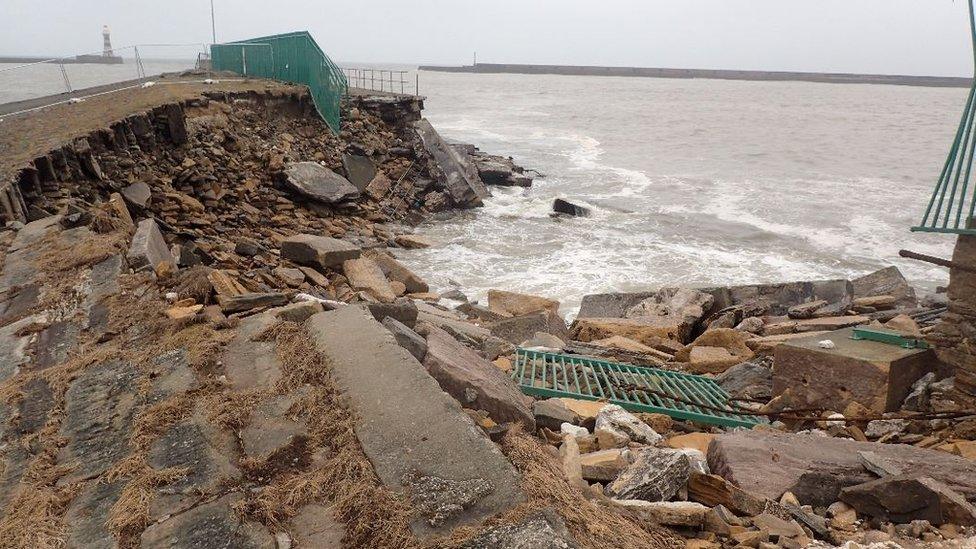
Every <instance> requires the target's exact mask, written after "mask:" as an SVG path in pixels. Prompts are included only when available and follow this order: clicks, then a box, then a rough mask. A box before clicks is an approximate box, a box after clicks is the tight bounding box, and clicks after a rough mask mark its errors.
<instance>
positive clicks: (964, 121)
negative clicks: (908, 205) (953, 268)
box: [912, 0, 976, 234]
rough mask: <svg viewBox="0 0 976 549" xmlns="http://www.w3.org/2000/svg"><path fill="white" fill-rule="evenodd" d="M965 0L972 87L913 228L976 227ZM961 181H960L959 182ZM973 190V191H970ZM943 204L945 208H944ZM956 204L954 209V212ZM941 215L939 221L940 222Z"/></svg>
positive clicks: (975, 27)
mask: <svg viewBox="0 0 976 549" xmlns="http://www.w3.org/2000/svg"><path fill="white" fill-rule="evenodd" d="M974 1H976V0H967V5H968V6H967V7H968V11H969V35H970V41H971V43H972V48H973V75H974V82H973V86H972V87H971V88H970V90H969V96H968V98H967V99H966V107H965V109H963V113H962V118H961V119H960V121H959V127H958V128H957V130H956V136H955V139H953V141H952V146H951V147H950V148H949V154H948V156H947V157H946V162H945V164H944V165H943V167H942V172H941V173H940V174H939V180H938V183H936V185H935V190H933V191H932V198H931V199H929V203H928V206H927V207H926V208H925V215H924V216H923V217H922V222H921V223H919V224H918V225H917V226H915V227H912V230H913V231H922V232H935V233H955V234H976V229H970V228H969V223H968V221H969V219H970V218H972V217H973V212H974V211H976V185H970V178H971V177H972V167H973V158H974V156H976V135H974V132H976V130H974V128H973V127H974V126H976V14H974V7H973V2H974ZM950 183H951V187H950ZM960 183H961V184H960ZM970 193H972V194H970ZM967 201H968V203H969V209H968V212H969V215H968V216H967V217H966V218H965V219H963V217H962V212H963V209H964V208H965V204H966V202H967ZM943 206H944V207H943ZM953 206H955V212H953ZM940 218H941V223H940V222H939V221H940Z"/></svg>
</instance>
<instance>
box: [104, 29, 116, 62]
mask: <svg viewBox="0 0 976 549" xmlns="http://www.w3.org/2000/svg"><path fill="white" fill-rule="evenodd" d="M102 42H103V47H102V56H104V57H113V54H112V38H111V37H110V36H109V31H108V25H103V26H102Z"/></svg>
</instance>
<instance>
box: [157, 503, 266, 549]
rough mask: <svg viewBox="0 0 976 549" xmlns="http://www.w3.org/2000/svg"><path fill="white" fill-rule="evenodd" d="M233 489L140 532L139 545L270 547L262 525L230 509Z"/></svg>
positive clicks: (179, 548) (176, 548)
mask: <svg viewBox="0 0 976 549" xmlns="http://www.w3.org/2000/svg"><path fill="white" fill-rule="evenodd" d="M242 499H243V496H241V495H240V494H237V493H232V494H228V495H226V496H223V497H222V498H220V499H218V500H216V501H213V502H210V503H205V504H203V505H200V506H198V507H194V508H192V509H190V510H188V511H185V512H183V513H180V514H178V515H176V516H174V517H172V518H170V519H168V520H166V521H163V522H159V523H156V524H151V525H150V526H149V527H148V528H146V530H145V531H144V532H143V533H142V540H141V546H142V547H143V549H199V548H203V547H206V548H207V549H274V548H275V546H276V544H275V540H274V537H272V536H271V534H270V533H269V532H268V530H267V529H266V528H264V527H263V526H260V525H257V524H254V523H246V522H245V523H242V522H241V520H240V518H238V516H237V513H236V512H235V511H234V505H236V504H239V503H240V502H241V500H242Z"/></svg>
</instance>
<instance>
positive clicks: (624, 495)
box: [604, 447, 691, 501]
mask: <svg viewBox="0 0 976 549" xmlns="http://www.w3.org/2000/svg"><path fill="white" fill-rule="evenodd" d="M690 474H691V466H690V464H689V461H688V456H686V455H685V454H684V453H683V452H681V451H679V450H672V449H670V448H654V447H647V448H642V449H640V450H638V451H637V458H636V459H635V460H634V462H633V463H631V464H630V465H629V466H628V467H627V468H626V469H624V470H623V471H621V472H620V474H619V475H617V478H616V479H614V481H613V482H611V483H610V484H608V485H607V487H606V488H605V489H604V492H605V493H606V494H607V495H608V496H610V497H613V498H616V499H642V500H645V501H667V500H669V499H671V498H672V497H674V496H675V494H677V493H678V491H679V490H681V489H682V488H684V486H685V484H687V483H688V476H689V475H690Z"/></svg>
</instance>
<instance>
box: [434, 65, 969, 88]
mask: <svg viewBox="0 0 976 549" xmlns="http://www.w3.org/2000/svg"><path fill="white" fill-rule="evenodd" d="M419 70H422V71H439V72H461V73H485V74H491V73H511V74H562V75H574V76H631V77H643V78H710V79H717V80H762V81H783V82H788V81H796V82H821V83H827V84H887V85H895V86H926V87H934V88H968V87H970V86H971V85H972V79H971V78H962V77H952V76H908V75H887V74H851V73H826V72H787V71H738V70H712V69H656V68H644V67H597V66H577V65H520V64H508V63H476V64H474V65H463V66H454V67H451V66H436V65H421V66H420V67H419Z"/></svg>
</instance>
